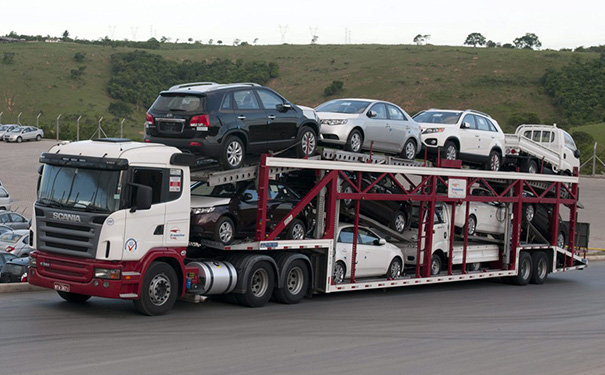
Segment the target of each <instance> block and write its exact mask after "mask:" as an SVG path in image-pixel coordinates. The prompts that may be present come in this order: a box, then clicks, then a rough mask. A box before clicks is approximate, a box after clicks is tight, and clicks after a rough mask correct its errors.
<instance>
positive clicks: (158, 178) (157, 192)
mask: <svg viewBox="0 0 605 375" xmlns="http://www.w3.org/2000/svg"><path fill="white" fill-rule="evenodd" d="M133 173H134V176H133V179H132V182H134V183H135V184H141V185H145V186H149V187H151V190H152V194H151V204H156V203H160V202H161V199H162V170H161V169H135V170H134V172H133Z"/></svg>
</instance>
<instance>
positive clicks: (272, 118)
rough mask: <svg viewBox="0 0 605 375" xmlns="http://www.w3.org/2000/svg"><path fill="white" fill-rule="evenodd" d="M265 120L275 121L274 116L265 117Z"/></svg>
mask: <svg viewBox="0 0 605 375" xmlns="http://www.w3.org/2000/svg"><path fill="white" fill-rule="evenodd" d="M267 118H268V119H269V120H275V116H274V115H269V116H267Z"/></svg>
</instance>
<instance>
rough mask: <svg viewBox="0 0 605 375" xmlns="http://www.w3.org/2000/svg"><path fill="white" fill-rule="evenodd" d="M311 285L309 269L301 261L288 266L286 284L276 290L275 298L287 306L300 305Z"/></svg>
mask: <svg viewBox="0 0 605 375" xmlns="http://www.w3.org/2000/svg"><path fill="white" fill-rule="evenodd" d="M308 285H309V269H308V267H307V264H306V263H305V262H304V261H303V260H300V259H297V260H294V261H293V262H292V263H290V264H289V265H288V268H287V270H286V278H285V279H284V284H283V285H281V287H280V288H275V290H274V291H273V297H274V298H275V300H276V301H278V302H281V303H286V304H293V303H298V302H300V300H302V299H303V298H304V297H305V294H306V292H307V289H308Z"/></svg>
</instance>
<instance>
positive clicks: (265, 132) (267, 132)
mask: <svg viewBox="0 0 605 375" xmlns="http://www.w3.org/2000/svg"><path fill="white" fill-rule="evenodd" d="M318 134H319V121H318V118H317V116H316V114H315V112H314V111H313V109H311V108H307V107H302V106H297V105H294V104H292V103H290V102H289V101H288V100H287V99H285V98H284V97H282V96H281V95H279V94H278V93H277V92H275V91H273V90H271V89H269V88H267V87H263V86H261V85H258V84H254V83H233V84H224V85H223V84H217V83H212V82H202V83H188V84H182V85H177V86H174V87H171V88H170V89H169V90H166V91H162V92H161V93H160V95H159V96H158V98H157V99H156V101H155V102H154V103H153V104H152V106H151V108H149V110H148V111H147V116H146V118H145V142H155V143H163V144H166V145H170V146H175V147H178V148H179V149H181V150H182V151H185V152H191V153H193V154H195V155H198V156H204V157H210V158H212V159H215V160H218V161H219V162H220V164H221V166H222V167H223V168H225V169H234V168H239V167H240V166H241V165H242V164H243V162H244V157H245V155H246V154H259V153H263V152H268V151H270V150H272V151H280V150H283V149H286V148H289V147H292V146H295V149H296V153H297V155H298V156H299V157H303V156H305V155H307V154H308V155H313V154H314V153H315V149H316V146H317V135H318Z"/></svg>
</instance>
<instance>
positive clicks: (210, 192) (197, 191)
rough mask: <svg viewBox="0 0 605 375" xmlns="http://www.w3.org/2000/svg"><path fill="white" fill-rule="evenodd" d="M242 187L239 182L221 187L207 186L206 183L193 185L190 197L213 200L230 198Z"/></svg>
mask: <svg viewBox="0 0 605 375" xmlns="http://www.w3.org/2000/svg"><path fill="white" fill-rule="evenodd" d="M244 184H247V183H244ZM242 185H243V184H242V183H241V182H239V183H235V182H232V183H228V184H223V185H216V186H209V185H208V183H207V182H204V183H203V184H199V185H195V186H194V187H193V188H192V189H191V195H195V196H201V197H214V198H231V197H233V196H234V195H235V194H236V193H237V192H238V191H239V190H240V189H241V188H242Z"/></svg>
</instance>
